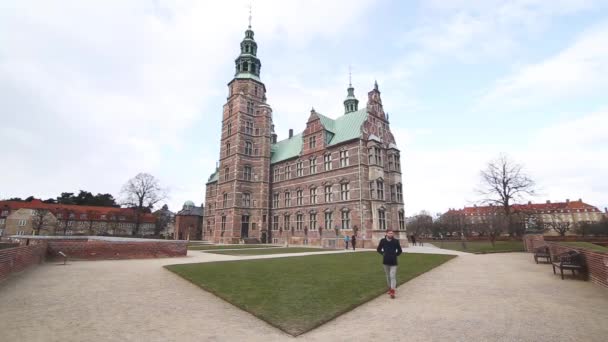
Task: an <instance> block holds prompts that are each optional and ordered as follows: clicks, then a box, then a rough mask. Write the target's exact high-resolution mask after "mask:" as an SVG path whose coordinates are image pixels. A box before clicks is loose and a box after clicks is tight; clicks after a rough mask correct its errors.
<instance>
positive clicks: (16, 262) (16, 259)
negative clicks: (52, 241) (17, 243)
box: [0, 242, 47, 281]
mask: <svg viewBox="0 0 608 342" xmlns="http://www.w3.org/2000/svg"><path fill="white" fill-rule="evenodd" d="M46 248H47V245H46V242H42V243H38V244H32V245H29V246H21V247H14V248H7V249H3V250H0V281H2V280H4V279H6V278H8V276H9V275H10V274H11V273H15V272H20V271H23V270H25V269H26V268H28V267H30V266H32V265H36V264H39V263H42V262H43V261H44V257H45V254H46Z"/></svg>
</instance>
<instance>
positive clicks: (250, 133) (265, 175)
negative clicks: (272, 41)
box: [204, 27, 405, 244]
mask: <svg viewBox="0 0 608 342" xmlns="http://www.w3.org/2000/svg"><path fill="white" fill-rule="evenodd" d="M253 36H254V34H253V31H252V30H251V27H249V29H248V30H247V31H246V32H245V38H244V40H243V41H242V42H241V54H240V55H239V57H238V58H237V59H236V61H235V62H236V70H235V77H234V79H233V80H232V81H230V83H228V101H227V103H226V104H225V105H224V110H223V116H222V134H221V141H220V161H219V166H218V168H217V169H216V170H215V172H214V173H213V174H212V175H211V176H210V177H209V181H208V182H207V189H206V194H205V197H206V203H207V208H206V210H205V216H204V225H205V227H206V229H205V230H206V231H207V232H208V236H209V239H210V240H213V241H215V242H238V241H239V240H245V241H247V240H252V241H263V242H274V243H280V242H284V241H289V242H290V243H296V244H320V243H322V238H323V237H332V238H335V237H336V235H342V234H348V235H352V234H357V235H358V236H359V239H360V241H361V240H363V241H368V242H369V241H373V242H374V243H375V242H377V240H379V239H380V238H381V237H383V236H384V233H385V231H386V229H387V228H393V229H398V230H401V231H405V218H404V212H403V186H402V180H401V179H402V177H401V162H400V152H399V149H398V148H397V145H396V143H395V139H394V136H393V134H392V133H391V130H390V125H389V120H388V114H386V113H385V112H384V109H383V106H382V100H381V97H380V91H379V89H378V84H377V83H376V84H374V87H373V89H372V90H371V91H370V92H369V93H368V98H367V104H366V106H365V107H363V108H359V100H358V99H357V98H356V97H355V94H354V88H353V87H352V85H349V87H348V88H347V96H346V99H345V100H344V101H343V103H344V113H343V115H342V116H340V117H338V118H336V119H330V118H329V117H327V116H325V115H322V114H321V113H319V112H317V111H316V110H314V109H312V110H311V111H310V114H309V115H308V120H307V122H306V128H305V129H304V131H303V132H301V133H298V134H295V135H294V134H293V131H292V130H289V137H288V138H287V139H285V140H282V141H278V142H277V135H276V134H275V130H274V125H273V123H272V108H271V107H270V106H269V105H268V104H267V103H266V87H265V85H264V84H263V83H262V82H261V80H260V69H261V62H260V60H259V59H258V58H257V43H256V42H255V41H254V37H253ZM332 241H333V239H332ZM363 241H362V242H363Z"/></svg>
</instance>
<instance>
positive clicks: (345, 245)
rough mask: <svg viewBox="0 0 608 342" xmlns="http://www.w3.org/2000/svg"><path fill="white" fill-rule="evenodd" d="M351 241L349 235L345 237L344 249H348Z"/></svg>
mask: <svg viewBox="0 0 608 342" xmlns="http://www.w3.org/2000/svg"><path fill="white" fill-rule="evenodd" d="M349 240H350V238H349V237H348V235H344V249H348V241H349Z"/></svg>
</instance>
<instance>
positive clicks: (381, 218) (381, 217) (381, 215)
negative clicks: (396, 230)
mask: <svg viewBox="0 0 608 342" xmlns="http://www.w3.org/2000/svg"><path fill="white" fill-rule="evenodd" d="M378 229H380V230H386V213H385V212H384V210H382V209H378Z"/></svg>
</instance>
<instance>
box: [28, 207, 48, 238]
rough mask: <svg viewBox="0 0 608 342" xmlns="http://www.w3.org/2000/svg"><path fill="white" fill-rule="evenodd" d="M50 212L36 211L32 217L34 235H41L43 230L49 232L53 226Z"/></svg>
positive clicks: (44, 210)
mask: <svg viewBox="0 0 608 342" xmlns="http://www.w3.org/2000/svg"><path fill="white" fill-rule="evenodd" d="M49 214H50V211H49V210H47V209H35V210H34V213H33V216H32V229H33V231H34V235H40V232H41V231H43V230H49V229H50V227H51V226H52V225H53V221H52V218H51V217H49Z"/></svg>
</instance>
